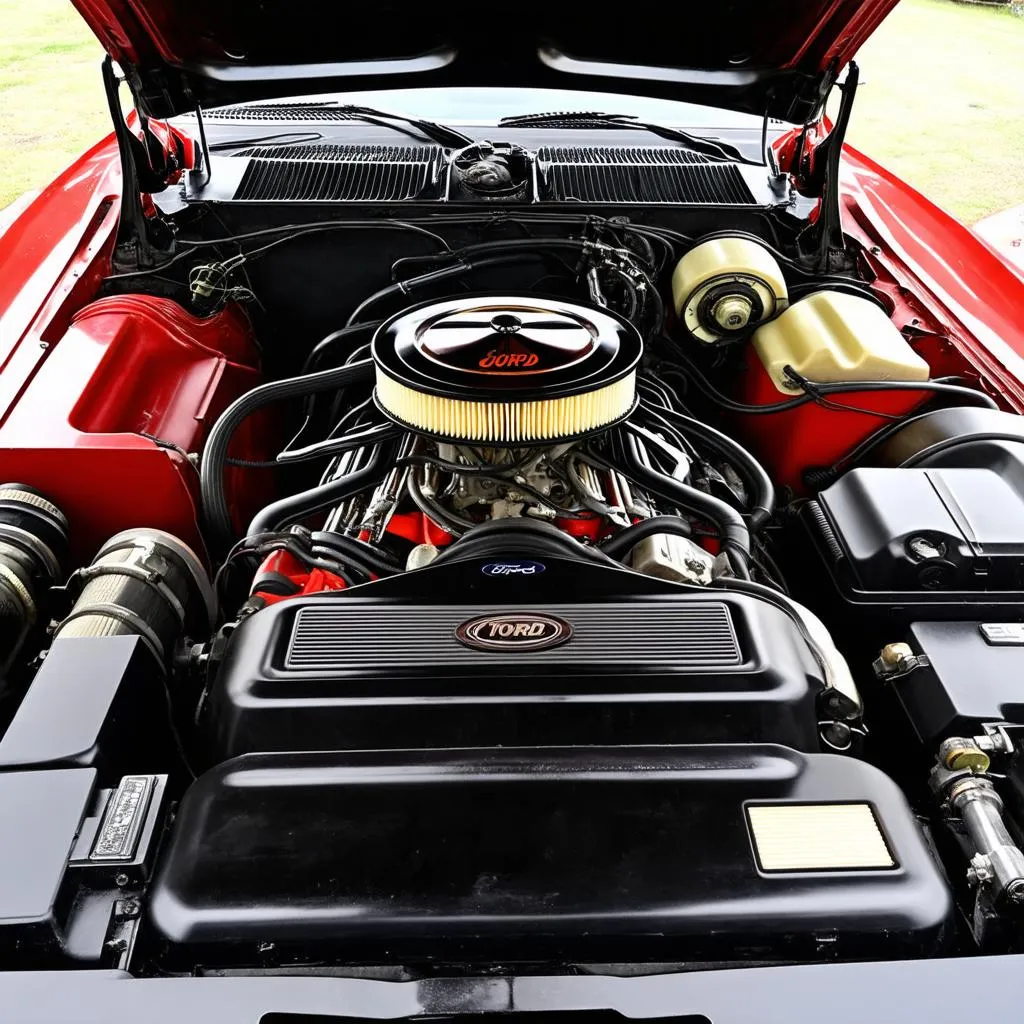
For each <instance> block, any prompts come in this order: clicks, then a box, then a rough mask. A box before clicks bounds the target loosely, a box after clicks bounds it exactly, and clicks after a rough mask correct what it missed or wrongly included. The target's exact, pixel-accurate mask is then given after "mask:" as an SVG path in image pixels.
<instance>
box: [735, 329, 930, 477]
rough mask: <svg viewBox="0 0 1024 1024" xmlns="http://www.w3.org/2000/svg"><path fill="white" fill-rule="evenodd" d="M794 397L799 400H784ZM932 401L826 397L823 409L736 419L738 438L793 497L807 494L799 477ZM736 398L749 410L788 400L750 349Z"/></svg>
mask: <svg viewBox="0 0 1024 1024" xmlns="http://www.w3.org/2000/svg"><path fill="white" fill-rule="evenodd" d="M788 397H797V396H788ZM929 397H930V393H929V392H927V391H851V392H844V393H842V394H838V395H829V396H828V401H829V404H830V405H836V406H839V405H841V406H843V407H844V408H843V409H841V410H840V409H836V408H825V407H823V406H821V405H818V404H817V403H816V402H807V403H805V404H804V405H801V406H798V407H797V408H795V409H789V410H786V411H784V412H773V413H764V414H761V415H754V416H751V415H745V416H740V417H738V420H737V426H738V428H739V430H738V433H742V439H743V441H744V443H745V444H746V445H748V446H749V447H750V449H751V450H752V451H753V452H754V453H755V454H756V455H757V457H758V459H760V461H761V462H762V464H763V465H764V466H765V468H766V469H767V470H768V472H769V474H770V475H771V477H772V479H773V480H774V481H775V483H776V486H778V487H790V488H792V489H793V491H794V493H795V494H797V495H800V494H803V493H805V491H806V488H805V487H804V483H803V471H804V470H805V469H810V468H816V469H817V468H829V467H831V466H833V465H834V464H835V463H836V462H837V460H839V459H841V458H842V457H843V456H844V455H846V454H848V453H849V452H850V451H851V450H852V449H853V448H855V447H856V446H857V445H858V444H860V443H861V442H862V441H864V440H866V439H867V438H868V437H870V436H871V435H872V434H873V433H875V431H876V430H879V429H880V428H882V427H884V426H885V425H886V423H888V422H890V421H889V419H888V418H887V417H889V416H905V415H907V414H909V413H912V412H913V411H914V410H915V409H916V408H917V407H918V406H919V405H920V404H921V403H922V402H924V401H925V400H926V399H927V398H929ZM738 398H739V400H740V401H741V402H744V403H745V404H747V405H774V404H776V403H778V402H784V401H786V400H787V396H786V395H784V394H782V393H781V392H780V391H779V390H778V388H776V387H775V384H774V382H773V381H772V379H771V377H770V376H769V375H768V372H767V371H766V370H765V368H764V364H763V363H762V362H761V360H760V359H759V358H758V356H757V353H756V352H755V350H754V349H753V347H751V348H749V349H748V356H747V365H746V372H745V373H743V374H742V385H741V390H740V394H739V395H738Z"/></svg>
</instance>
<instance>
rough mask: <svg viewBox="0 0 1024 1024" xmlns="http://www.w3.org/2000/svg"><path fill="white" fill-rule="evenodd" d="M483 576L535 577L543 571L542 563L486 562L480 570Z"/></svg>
mask: <svg viewBox="0 0 1024 1024" xmlns="http://www.w3.org/2000/svg"><path fill="white" fill-rule="evenodd" d="M480 571H481V572H482V573H483V574H484V575H485V576H536V575H537V573H539V572H543V571H544V563H543V562H531V561H525V562H524V561H515V562H488V563H487V564H486V565H485V566H484V567H483V568H482V569H481V570H480Z"/></svg>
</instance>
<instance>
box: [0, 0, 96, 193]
mask: <svg viewBox="0 0 1024 1024" xmlns="http://www.w3.org/2000/svg"><path fill="white" fill-rule="evenodd" d="M102 57H103V53H102V51H101V50H100V46H99V43H97V42H96V39H95V37H94V36H93V35H92V33H91V32H90V31H89V29H88V28H86V25H85V22H83V21H82V19H81V17H79V15H78V12H77V11H76V10H75V9H74V8H73V7H72V6H71V4H70V3H68V0H0V207H3V206H5V205H6V204H7V203H9V202H10V201H11V200H12V199H15V198H16V197H17V196H19V195H21V193H22V192H25V191H27V190H29V189H33V188H40V187H41V186H43V185H45V184H46V183H47V182H48V181H49V180H50V179H52V178H53V177H54V175H56V174H57V173H58V172H59V171H60V170H61V169H62V168H64V167H66V166H67V165H68V164H69V163H70V162H71V160H72V159H73V158H74V157H75V156H77V155H78V154H79V153H81V152H82V151H83V150H84V149H86V148H87V147H88V146H90V145H91V144H92V143H94V142H96V141H97V140H98V139H99V138H100V137H101V136H103V135H105V134H106V133H107V132H108V131H109V130H110V117H109V116H108V114H107V111H106V101H105V100H104V98H103V87H102V85H101V83H100V60H101V59H102Z"/></svg>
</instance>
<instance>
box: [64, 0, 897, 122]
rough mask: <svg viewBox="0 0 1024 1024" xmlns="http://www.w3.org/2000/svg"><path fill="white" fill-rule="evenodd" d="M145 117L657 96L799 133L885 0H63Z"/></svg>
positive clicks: (890, 0) (882, 12) (888, 2)
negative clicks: (612, 11) (309, 98)
mask: <svg viewBox="0 0 1024 1024" xmlns="http://www.w3.org/2000/svg"><path fill="white" fill-rule="evenodd" d="M72 3H74V5H75V7H77V8H78V10H79V11H80V12H81V14H82V16H83V17H84V18H85V20H86V21H87V22H88V23H89V26H90V27H91V28H92V30H93V31H94V32H95V33H96V35H97V37H98V38H99V40H100V42H101V43H102V44H103V46H104V48H105V49H106V50H107V52H108V53H109V54H110V55H111V56H112V57H113V58H114V60H116V61H117V62H118V63H119V64H120V65H121V67H122V68H123V69H124V71H125V72H126V73H127V74H128V75H129V79H130V81H131V83H132V86H133V89H134V90H135V92H136V95H137V98H138V100H139V103H140V106H141V108H142V109H143V111H144V112H145V113H148V114H150V115H152V116H156V117H165V116H169V115H172V114H177V113H182V112H184V111H186V110H191V109H194V108H195V106H196V105H197V104H200V105H202V106H204V107H210V106H219V105H223V104H230V103H239V102H243V101H250V100H259V99H272V98H275V97H285V96H295V95H301V94H311V93H322V92H332V91H346V92H347V91H354V90H366V89H382V88H387V89H391V88H401V87H408V86H410V85H411V86H458V87H470V86H486V85H489V86H505V87H512V88H515V87H522V88H544V87H547V88H556V89H557V88H563V89H564V88H569V89H587V90H591V91H597V92H610V93H622V94H627V95H628V94H633V95H647V96H660V97H665V98H668V99H676V100H684V101H689V102H694V103H706V104H709V105H712V106H718V107H726V108H731V109H734V110H740V111H747V112H749V113H753V114H762V115H763V114H765V113H767V114H769V115H771V116H773V117H779V118H783V119H785V120H788V121H793V122H800V121H804V120H806V119H807V118H808V117H810V116H813V115H814V114H815V113H816V112H817V111H818V109H820V106H821V103H822V101H823V97H824V95H825V94H826V93H827V91H828V89H829V88H830V87H831V85H832V83H833V82H834V80H835V77H836V75H837V74H838V72H839V70H840V69H841V68H842V67H843V66H844V65H845V64H846V62H847V61H848V60H849V59H850V58H851V57H852V56H853V55H854V53H855V52H856V51H857V49H858V47H859V46H860V45H861V43H863V41H864V40H865V39H866V38H867V36H868V35H869V34H870V33H871V32H872V31H873V30H874V28H875V27H876V25H878V24H879V23H880V22H881V21H882V19H883V18H884V17H885V16H886V14H888V12H889V11H890V10H891V9H892V8H893V7H894V6H895V4H896V3H897V0H831V2H829V3H821V2H820V0H777V2H774V3H766V2H765V0H718V2H716V3H708V4H686V3H681V4H674V5H669V6H664V7H655V6H651V5H648V6H646V7H644V6H641V7H637V6H635V5H633V6H629V5H624V6H623V8H622V11H621V14H620V15H619V16H617V17H616V18H615V19H614V23H609V21H608V20H607V19H606V18H604V17H602V16H601V11H602V9H601V8H599V7H598V8H586V7H580V5H578V4H576V3H568V2H566V0H552V2H548V3H545V4H541V5H539V6H538V7H536V8H532V7H530V6H528V5H523V6H520V7H518V8H511V9H505V10H503V11H498V10H496V9H493V8H481V9H480V10H474V9H472V8H468V7H465V6H452V5H448V6H447V7H445V6H442V7H440V8H438V7H435V6H434V5H431V4H424V3H422V2H415V3H414V2H410V0H375V2H373V3H369V4H367V5H366V6H365V8H363V7H360V6H353V5H350V4H344V3H331V4H328V3H323V2H322V0H260V2H259V3H252V2H250V0H205V2H204V3H202V4H200V3H196V2H195V0H72Z"/></svg>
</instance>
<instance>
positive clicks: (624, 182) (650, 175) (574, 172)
mask: <svg viewBox="0 0 1024 1024" xmlns="http://www.w3.org/2000/svg"><path fill="white" fill-rule="evenodd" d="M537 162H538V171H539V176H540V180H541V186H542V197H543V198H544V199H547V200H549V201H554V202H580V203H692V204H700V205H705V206H706V205H715V206H751V205H755V202H756V201H755V199H754V196H753V194H752V193H751V191H750V188H749V187H748V185H747V183H746V181H745V180H744V178H743V174H742V172H741V171H740V169H739V168H738V167H737V166H736V165H735V164H730V163H719V162H718V161H713V160H708V158H707V157H705V156H702V155H701V154H700V153H693V152H690V151H689V150H686V149H679V148H676V147H673V146H614V147H603V146H545V147H543V148H542V149H540V150H538V152H537Z"/></svg>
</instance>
